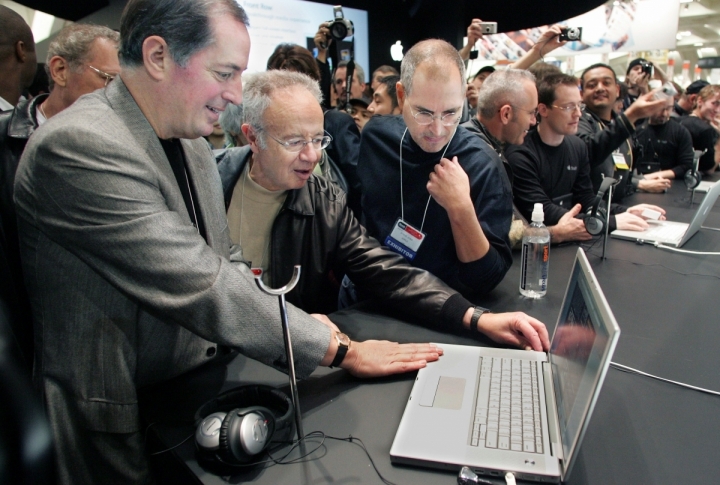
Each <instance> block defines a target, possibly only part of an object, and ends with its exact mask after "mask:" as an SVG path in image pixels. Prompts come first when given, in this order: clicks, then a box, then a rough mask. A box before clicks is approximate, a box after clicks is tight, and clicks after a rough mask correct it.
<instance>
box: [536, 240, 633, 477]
mask: <svg viewBox="0 0 720 485" xmlns="http://www.w3.org/2000/svg"><path fill="white" fill-rule="evenodd" d="M581 252H582V251H581V250H580V251H578V258H577V259H576V262H575V265H574V267H573V273H572V275H571V278H570V282H569V284H568V290H567V293H566V294H565V301H564V304H563V308H562V311H561V313H560V317H559V320H558V324H557V327H556V328H555V333H554V335H553V340H552V343H551V344H550V356H549V359H550V363H551V364H552V374H553V385H554V387H555V398H556V401H557V413H558V424H559V427H560V434H561V439H562V446H563V456H564V457H565V460H566V467H568V466H569V465H570V463H568V461H569V460H571V458H572V457H573V452H574V451H575V446H576V444H577V443H578V441H579V439H580V438H581V435H582V434H583V433H584V431H585V426H586V424H585V423H586V417H587V416H588V415H589V412H591V410H592V409H591V408H592V406H593V405H594V403H595V399H596V397H597V390H599V383H600V381H601V379H602V378H603V377H604V374H605V372H606V370H607V365H606V364H605V362H604V361H605V357H606V355H607V354H608V352H609V351H610V350H611V347H612V346H613V343H614V342H612V341H613V340H615V339H613V338H612V336H611V333H613V334H614V333H615V331H614V328H617V324H615V322H614V318H613V317H612V314H611V313H609V310H608V309H607V307H606V306H607V302H606V301H605V298H604V296H603V295H602V292H601V290H600V288H599V286H598V285H597V283H596V282H595V281H594V276H593V275H592V271H591V270H590V267H589V264H588V263H587V259H586V257H585V255H584V253H583V254H581ZM601 307H604V308H601ZM608 320H611V321H610V322H609V321H608ZM618 331H619V329H618Z"/></svg>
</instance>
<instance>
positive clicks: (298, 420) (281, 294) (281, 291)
mask: <svg viewBox="0 0 720 485" xmlns="http://www.w3.org/2000/svg"><path fill="white" fill-rule="evenodd" d="M252 272H253V275H255V283H257V285H258V288H260V290H261V291H263V292H264V293H267V294H268V295H275V296H277V297H278V301H279V303H280V320H281V322H282V329H283V337H284V340H285V354H286V356H287V362H288V377H289V379H290V392H291V397H292V402H293V406H295V426H296V428H295V429H296V430H297V436H298V441H299V442H300V445H301V446H302V445H303V443H304V442H303V438H304V437H305V433H304V432H303V427H302V414H301V412H300V399H299V398H298V391H297V380H296V379H295V359H294V358H293V350H292V342H291V341H290V325H289V324H288V316H287V305H286V304H285V294H286V293H289V292H290V291H292V289H293V288H295V285H297V283H298V281H299V280H300V266H299V265H296V266H295V268H294V269H293V275H292V278H290V281H289V282H288V284H286V285H285V286H282V287H280V288H276V289H272V288H268V287H267V286H265V283H263V281H262V275H263V271H262V269H259V268H253V269H252Z"/></svg>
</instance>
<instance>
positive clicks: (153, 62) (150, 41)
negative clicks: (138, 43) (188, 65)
mask: <svg viewBox="0 0 720 485" xmlns="http://www.w3.org/2000/svg"><path fill="white" fill-rule="evenodd" d="M142 54H143V65H144V66H145V70H146V71H147V73H148V74H149V75H150V77H151V78H152V79H155V80H157V81H159V80H161V79H163V78H164V77H165V76H166V74H167V72H168V70H169V69H170V67H171V66H172V65H173V61H172V58H171V57H170V51H169V49H168V45H167V42H165V39H163V38H162V37H160V36H158V35H151V36H150V37H148V38H146V39H145V40H144V41H143V44H142Z"/></svg>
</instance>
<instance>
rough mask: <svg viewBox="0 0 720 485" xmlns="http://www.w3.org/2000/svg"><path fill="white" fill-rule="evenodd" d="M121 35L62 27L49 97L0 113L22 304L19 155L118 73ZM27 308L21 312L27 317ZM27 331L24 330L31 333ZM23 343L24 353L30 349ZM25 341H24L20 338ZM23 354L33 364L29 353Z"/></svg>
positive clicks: (8, 227) (10, 243)
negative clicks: (16, 187) (40, 131)
mask: <svg viewBox="0 0 720 485" xmlns="http://www.w3.org/2000/svg"><path fill="white" fill-rule="evenodd" d="M118 40H119V35H118V33H117V32H115V31H114V30H111V29H109V28H107V27H102V26H98V25H86V24H72V25H69V26H67V27H65V28H64V29H62V30H61V31H60V32H59V33H58V35H57V36H56V37H55V38H54V39H53V40H52V42H50V45H49V46H48V54H47V61H46V64H45V70H46V71H47V73H48V77H49V78H50V86H51V93H50V94H49V95H48V94H41V95H39V96H36V97H34V98H32V99H31V100H23V101H21V102H20V103H18V105H17V106H16V107H15V109H14V110H12V111H7V112H4V113H2V114H0V161H1V162H0V163H2V174H3V175H2V180H3V182H2V186H0V190H1V191H2V194H1V195H0V200H1V201H2V210H1V211H0V216H1V217H2V227H3V230H4V232H5V238H6V239H7V248H8V250H7V252H8V259H9V260H10V261H9V263H10V267H11V273H12V275H13V280H14V287H15V289H16V291H17V292H20V294H21V295H20V296H19V297H18V299H17V301H18V302H19V304H21V305H22V302H24V301H26V300H27V298H25V297H24V296H22V295H24V294H25V284H24V283H23V278H22V274H21V268H20V257H19V248H18V242H17V241H18V235H17V222H16V220H15V205H14V203H13V184H14V181H15V171H16V170H17V166H18V162H19V161H20V156H21V155H22V153H23V151H24V150H25V145H26V144H27V141H28V138H30V135H32V134H33V132H34V131H35V130H36V129H37V127H38V126H40V125H41V124H43V123H45V121H47V119H48V118H50V117H51V116H54V115H56V114H57V113H59V112H60V111H62V110H64V109H65V108H67V107H68V106H70V105H71V104H73V103H74V102H75V100H76V99H78V98H79V97H80V96H82V95H83V94H87V93H91V92H93V91H95V90H96V89H100V88H103V87H104V86H106V85H107V83H108V82H110V81H111V80H112V79H113V77H114V76H115V75H117V73H118V72H119V71H120V65H119V63H118V54H117V51H118ZM26 311H29V309H28V310H22V311H21V314H25V313H26ZM30 330H31V329H28V333H29V334H30V333H31V332H30ZM28 339H29V340H28V341H27V342H21V347H22V348H23V349H24V350H27V349H31V348H32V340H31V338H30V336H29V335H28ZM23 340H24V337H23ZM29 354H30V355H27V356H26V359H27V360H30V361H32V353H31V352H29Z"/></svg>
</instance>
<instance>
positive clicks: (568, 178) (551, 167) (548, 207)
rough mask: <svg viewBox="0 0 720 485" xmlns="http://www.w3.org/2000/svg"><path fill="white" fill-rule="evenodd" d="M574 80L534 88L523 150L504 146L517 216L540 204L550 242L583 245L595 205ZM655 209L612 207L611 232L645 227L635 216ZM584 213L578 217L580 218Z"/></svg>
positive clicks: (555, 79)
mask: <svg viewBox="0 0 720 485" xmlns="http://www.w3.org/2000/svg"><path fill="white" fill-rule="evenodd" d="M577 85H578V80H577V78H575V77H574V76H568V75H566V74H553V75H550V76H548V77H546V78H545V79H543V80H541V81H540V82H539V83H538V87H537V91H538V113H539V115H540V120H541V121H540V123H539V124H538V127H537V130H533V131H532V132H530V133H529V134H528V135H527V136H526V137H525V140H524V142H523V143H522V145H514V146H509V147H507V150H506V152H505V154H506V156H507V159H508V161H509V163H510V165H511V167H512V171H513V175H514V182H513V196H514V200H515V205H516V207H517V208H518V209H519V210H520V213H521V214H522V215H523V216H524V217H526V218H530V215H531V213H532V210H533V205H534V204H536V203H541V204H543V211H544V214H545V225H547V226H548V229H549V231H550V237H551V241H552V242H553V243H560V242H564V241H585V240H588V239H591V238H592V236H591V235H590V233H588V232H587V230H586V229H585V224H584V223H583V221H582V218H584V217H585V216H586V215H587V213H588V212H589V211H591V210H592V207H593V204H594V202H595V192H594V191H593V187H592V182H591V180H590V160H589V159H588V151H587V147H586V145H585V143H584V142H583V141H582V140H581V139H580V138H578V137H577V136H575V133H577V130H578V123H579V120H580V117H581V116H582V110H583V108H584V107H585V106H584V104H583V103H582V98H581V96H580V91H579V90H578V88H577ZM647 208H650V209H654V210H657V211H659V212H660V213H661V214H664V213H665V211H664V210H663V209H661V208H660V207H657V206H650V205H647V204H639V205H636V206H634V207H631V208H630V209H628V208H627V207H624V206H620V205H618V204H613V205H612V208H611V213H612V214H616V215H614V216H612V217H611V218H610V230H611V231H612V230H614V229H615V228H620V229H626V230H638V231H640V230H643V229H646V228H647V227H648V224H647V222H645V221H644V220H643V219H642V218H641V217H640V215H639V214H641V213H642V211H643V210H644V209H647ZM581 212H582V213H581Z"/></svg>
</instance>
